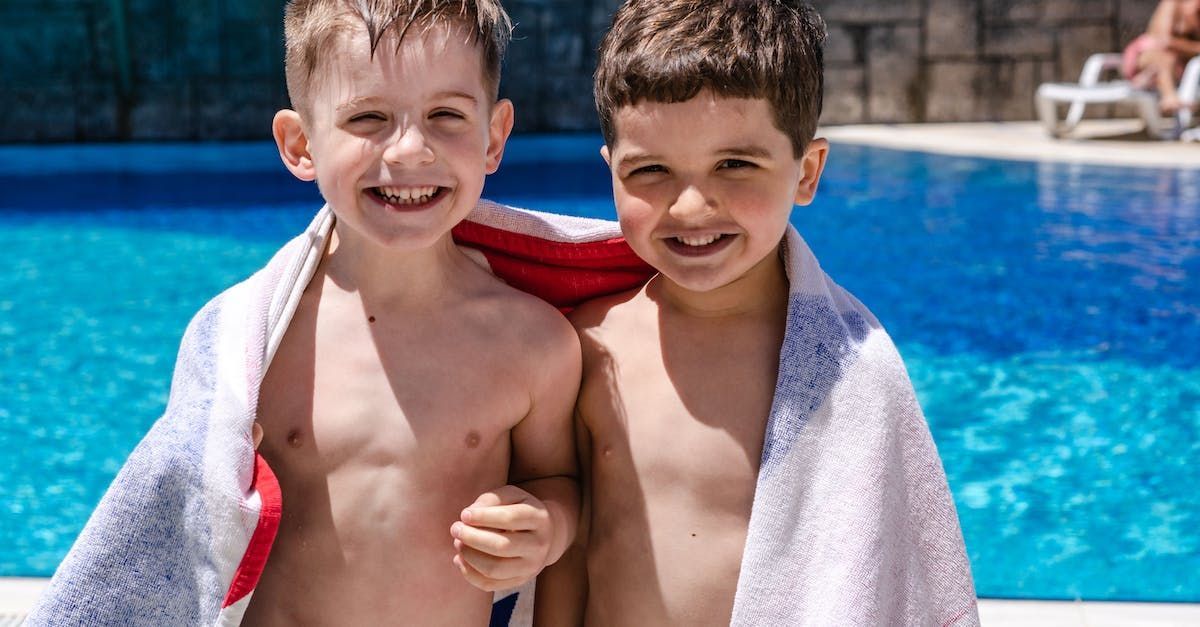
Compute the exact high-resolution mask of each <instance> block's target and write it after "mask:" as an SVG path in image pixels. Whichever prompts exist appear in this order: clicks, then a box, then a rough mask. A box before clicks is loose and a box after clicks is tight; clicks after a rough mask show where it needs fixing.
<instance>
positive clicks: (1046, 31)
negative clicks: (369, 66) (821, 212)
mask: <svg viewBox="0 0 1200 627" xmlns="http://www.w3.org/2000/svg"><path fill="white" fill-rule="evenodd" d="M714 1H715V0H714ZM618 2H619V0H508V1H507V2H506V3H505V5H506V6H507V7H508V9H509V11H510V12H511V13H512V15H513V17H514V19H515V21H516V22H517V23H518V28H517V33H516V37H517V38H516V40H515V41H514V42H513V45H512V48H511V50H510V54H509V60H508V64H507V67H506V70H505V77H504V84H503V91H504V92H505V94H506V95H508V96H509V97H511V98H513V99H514V100H515V101H516V103H517V110H518V131H524V132H550V131H587V130H594V129H595V127H596V124H595V119H594V118H595V115H594V112H593V109H592V104H591V72H592V68H593V65H594V63H595V49H596V47H597V45H598V43H599V40H600V37H601V36H602V35H603V33H604V30H605V29H606V28H607V26H608V23H609V18H610V15H611V12H612V10H613V9H614V8H615V7H616V6H617V4H618ZM283 4H284V0H186V1H181V2H164V1H163V0H4V2H2V3H0V68H2V69H0V141H5V142H33V141H121V140H196V139H266V138H268V137H269V124H270V119H271V115H272V114H273V112H274V111H275V110H276V109H278V108H280V107H283V106H286V105H287V94H286V89H285V87H284V83H283V67H282V65H283V64H282V27H281V24H280V16H281V14H282V7H283ZM814 4H815V5H816V6H817V8H818V9H820V10H821V12H822V14H823V15H824V16H825V18H826V20H827V22H828V23H829V42H828V47H827V52H826V80H827V90H826V100H825V115H824V117H823V122H825V123H828V124H838V123H858V122H921V121H931V122H932V121H968V120H1020V119H1031V118H1032V117H1033V115H1034V112H1033V104H1032V94H1033V90H1034V88H1035V87H1036V85H1037V84H1038V83H1039V82H1042V81H1046V80H1061V79H1064V78H1074V77H1075V76H1077V75H1078V72H1079V69H1080V67H1081V66H1082V64H1083V60H1084V59H1085V58H1086V56H1087V55H1088V54H1089V53H1091V52H1095V51H1101V50H1117V49H1119V48H1120V44H1121V43H1122V42H1125V41H1128V40H1129V39H1131V38H1132V37H1133V36H1134V35H1135V34H1136V33H1138V32H1140V31H1141V30H1142V29H1143V28H1144V26H1145V22H1146V21H1147V20H1148V19H1149V15H1150V13H1151V11H1152V10H1153V8H1154V4H1155V1H1154V0H821V1H817V2H814Z"/></svg>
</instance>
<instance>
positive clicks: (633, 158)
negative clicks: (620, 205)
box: [617, 144, 771, 169]
mask: <svg viewBox="0 0 1200 627" xmlns="http://www.w3.org/2000/svg"><path fill="white" fill-rule="evenodd" d="M716 154H717V155H719V156H722V157H753V158H757V159H766V158H769V157H770V156H771V151H769V150H767V149H766V148H763V147H762V146H755V145H753V144H750V145H746V146H730V147H729V148H722V149H720V150H718V151H717V152H716ZM662 160H663V159H662V157H660V156H658V155H655V154H632V155H627V156H625V157H622V158H621V160H620V161H619V162H618V163H617V168H618V169H620V168H632V167H636V166H638V165H640V164H642V163H646V162H651V161H662Z"/></svg>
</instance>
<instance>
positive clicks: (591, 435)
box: [538, 0, 978, 626]
mask: <svg viewBox="0 0 1200 627" xmlns="http://www.w3.org/2000/svg"><path fill="white" fill-rule="evenodd" d="M824 39H825V32H824V24H823V22H822V20H821V18H820V17H819V15H817V13H816V12H815V11H814V10H813V9H812V8H811V7H810V6H809V5H807V4H805V3H803V2H798V1H796V0H722V1H719V2H714V1H711V0H629V1H627V2H626V3H625V4H624V5H623V6H622V7H621V8H620V9H619V10H618V11H617V14H616V16H615V18H614V23H613V27H612V30H611V31H610V32H609V33H608V34H607V36H606V37H605V39H604V41H603V43H602V45H601V50H600V59H599V67H598V69H597V71H596V80H595V90H596V103H597V108H598V110H599V114H600V120H601V126H602V129H603V132H604V140H605V144H606V145H605V147H604V148H603V149H602V153H603V156H604V158H605V160H606V161H607V162H608V163H609V165H610V168H611V171H612V181H613V190H614V191H613V193H614V197H615V200H616V206H617V213H618V216H619V218H620V223H621V229H622V232H623V233H624V234H625V236H626V238H627V239H628V241H629V244H630V245H631V246H632V248H633V250H634V251H635V252H637V253H638V255H639V256H640V257H641V258H642V259H644V260H646V261H647V262H648V263H649V264H650V265H651V266H653V267H654V268H655V269H657V270H658V274H657V275H656V276H654V277H653V278H652V279H651V280H650V281H649V282H648V283H647V284H646V285H645V286H644V287H642V288H640V289H637V290H634V291H631V292H627V293H624V294H620V295H617V296H613V297H608V298H603V299H599V300H597V301H594V302H592V303H589V304H587V305H585V306H583V307H581V308H580V309H578V310H577V311H575V312H574V313H573V314H572V321H573V323H574V324H575V326H576V329H577V331H578V332H579V335H580V338H581V342H582V345H583V360H584V370H583V384H582V388H581V390H580V397H579V400H578V404H577V408H576V415H577V426H576V432H577V437H578V438H579V440H580V441H579V445H578V447H579V450H580V456H581V467H582V470H583V486H584V515H583V520H582V522H581V527H580V533H579V536H578V543H577V544H576V545H575V546H574V547H573V548H572V550H571V551H570V552H569V556H570V557H569V558H568V559H564V560H563V561H562V562H560V563H559V564H558V565H556V566H554V567H552V568H551V569H548V570H547V572H546V573H545V574H543V576H542V577H541V579H540V581H539V588H538V593H539V594H538V608H539V614H538V620H539V622H540V623H541V624H547V625H558V624H578V623H581V622H582V623H586V624H589V625H668V624H678V625H685V624H686V625H723V624H729V623H730V622H732V623H733V624H738V625H889V626H890V625H938V626H944V625H950V624H957V625H971V624H976V623H977V622H978V618H977V615H976V610H975V597H974V590H973V584H972V581H971V574H970V568H969V564H968V561H967V557H966V552H965V549H964V546H963V541H962V535H961V532H960V530H959V526H958V520H957V517H956V514H955V509H954V503H953V501H952V499H951V497H950V493H949V490H948V488H947V485H946V479H945V476H944V474H943V471H942V467H941V462H940V460H939V458H938V456H937V452H936V449H935V448H934V445H933V441H932V439H931V437H930V434H929V430H928V427H927V426H926V423H925V421H924V417H923V415H922V413H921V410H920V407H919V406H918V405H917V402H916V399H915V398H914V395H913V391H912V387H911V384H910V382H909V380H908V376H907V374H906V372H905V369H904V365H903V362H902V361H901V360H900V357H899V355H898V354H897V353H896V350H895V347H894V346H893V344H892V342H891V340H890V339H889V337H888V335H887V333H886V332H885V331H884V330H883V329H882V328H881V327H880V326H879V323H878V322H877V321H876V319H875V318H874V317H873V316H872V315H871V314H870V312H869V311H868V310H867V309H866V308H865V307H864V306H863V305H862V304H860V303H859V302H858V301H857V300H855V299H854V297H853V296H851V295H850V294H849V293H847V292H846V291H845V290H843V289H842V288H840V287H839V286H838V285H836V284H835V283H834V282H833V281H832V280H830V279H829V277H828V276H826V275H825V274H824V273H823V272H822V271H821V268H820V266H819V265H818V264H817V262H816V259H815V258H814V257H813V256H812V253H811V252H810V251H809V249H808V248H807V247H806V246H805V244H804V242H803V240H802V239H801V238H800V236H799V234H798V233H797V232H796V231H795V229H793V228H791V227H790V226H789V216H790V213H791V211H792V208H793V206H794V205H808V204H809V203H810V202H812V200H813V198H814V195H815V194H816V190H817V185H818V182H819V180H820V176H821V173H822V170H823V168H824V166H825V159H826V155H827V154H828V150H829V146H828V143H827V142H826V141H825V140H823V139H814V134H815V130H816V125H817V118H818V116H819V114H820V108H821V97H822V80H823V79H822V71H823V70H822V46H823V42H824Z"/></svg>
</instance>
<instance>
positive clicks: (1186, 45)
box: [1168, 37, 1200, 61]
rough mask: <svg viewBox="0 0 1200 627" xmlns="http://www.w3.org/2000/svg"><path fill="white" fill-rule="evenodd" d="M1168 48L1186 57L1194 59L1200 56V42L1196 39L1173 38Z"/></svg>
mask: <svg viewBox="0 0 1200 627" xmlns="http://www.w3.org/2000/svg"><path fill="white" fill-rule="evenodd" d="M1168 47H1169V48H1170V49H1171V50H1172V51H1173V52H1176V53H1178V54H1180V55H1182V56H1184V57H1193V56H1195V55H1197V54H1200V41H1196V40H1194V39H1186V38H1184V37H1172V38H1171V41H1170V44H1169V45H1168ZM1183 60H1185V61H1186V60H1187V59H1186V58H1185V59H1183Z"/></svg>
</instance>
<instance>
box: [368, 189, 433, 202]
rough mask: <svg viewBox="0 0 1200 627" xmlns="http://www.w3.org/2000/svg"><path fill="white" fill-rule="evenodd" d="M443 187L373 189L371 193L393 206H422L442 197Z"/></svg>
mask: <svg viewBox="0 0 1200 627" xmlns="http://www.w3.org/2000/svg"><path fill="white" fill-rule="evenodd" d="M443 189H444V188H442V187H436V186H432V185H431V186H427V187H372V188H371V190H370V191H371V193H372V194H374V195H375V196H377V197H379V198H380V199H382V200H383V201H385V202H387V203H389V204H393V205H420V204H424V203H427V202H429V201H430V200H433V199H434V198H435V197H437V196H440V195H441V193H442V190H443Z"/></svg>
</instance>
